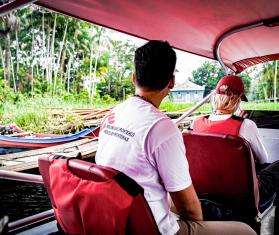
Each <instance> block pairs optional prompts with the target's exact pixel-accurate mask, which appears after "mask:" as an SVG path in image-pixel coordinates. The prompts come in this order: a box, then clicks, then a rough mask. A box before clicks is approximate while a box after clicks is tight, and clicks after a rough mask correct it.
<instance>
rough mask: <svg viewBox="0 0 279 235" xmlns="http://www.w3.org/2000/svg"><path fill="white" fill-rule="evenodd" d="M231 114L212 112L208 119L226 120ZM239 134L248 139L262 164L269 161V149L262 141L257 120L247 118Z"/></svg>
mask: <svg viewBox="0 0 279 235" xmlns="http://www.w3.org/2000/svg"><path fill="white" fill-rule="evenodd" d="M231 116H232V115H231V114H223V115H216V114H211V115H210V116H209V118H208V119H209V120H210V121H220V120H226V119H228V118H230V117H231ZM239 136H241V137H242V138H244V139H246V140H247V141H248V142H249V143H250V146H251V148H252V150H253V152H254V154H255V157H256V159H257V161H258V162H259V163H260V164H263V163H266V162H268V155H267V151H266V149H265V147H264V145H263V142H262V141H261V137H260V134H259V130H258V128H257V125H256V123H255V122H253V121H252V120H250V119H247V118H245V119H244V120H243V122H242V124H241V127H240V129H239Z"/></svg>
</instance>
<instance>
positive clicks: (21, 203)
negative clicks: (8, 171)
mask: <svg viewBox="0 0 279 235" xmlns="http://www.w3.org/2000/svg"><path fill="white" fill-rule="evenodd" d="M0 192H1V193H0V216H1V217H2V216H3V215H8V216H9V218H10V221H14V220H18V219H21V218H24V217H26V216H30V215H34V214H36V213H39V212H42V211H46V210H49V209H51V204H50V201H49V199H48V196H47V193H46V190H45V188H44V186H43V185H39V184H33V183H24V182H15V181H9V180H5V181H4V180H1V181H0Z"/></svg>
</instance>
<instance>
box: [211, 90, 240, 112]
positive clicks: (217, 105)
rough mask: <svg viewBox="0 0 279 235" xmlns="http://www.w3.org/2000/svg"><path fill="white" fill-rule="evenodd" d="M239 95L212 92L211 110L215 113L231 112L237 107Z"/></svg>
mask: <svg viewBox="0 0 279 235" xmlns="http://www.w3.org/2000/svg"><path fill="white" fill-rule="evenodd" d="M240 102H241V96H239V95H224V94H216V93H215V94H213V95H212V97H211V105H212V109H213V112H214V113H216V114H233V113H234V112H235V111H236V110H237V109H238V107H239V104H240Z"/></svg>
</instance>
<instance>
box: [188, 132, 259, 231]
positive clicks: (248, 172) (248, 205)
mask: <svg viewBox="0 0 279 235" xmlns="http://www.w3.org/2000/svg"><path fill="white" fill-rule="evenodd" d="M183 139H184V144H185V147H186V155H187V159H188V162H189V167H190V174H191V178H192V181H193V185H194V187H195V189H196V191H197V193H198V195H199V197H200V198H206V199H209V200H212V201H214V202H216V203H220V204H222V205H224V206H225V207H226V208H232V211H234V212H237V214H238V215H239V216H240V219H239V220H240V221H243V222H246V223H249V224H250V225H251V226H253V227H254V228H255V229H257V230H259V226H260V224H259V223H257V221H256V220H255V218H256V217H258V216H259V215H260V211H259V206H258V205H259V190H258V182H257V177H256V171H255V164H254V158H253V153H252V151H251V148H250V146H249V144H248V142H247V141H246V140H244V139H243V138H241V137H237V136H229V135H220V134H201V133H193V132H186V133H183Z"/></svg>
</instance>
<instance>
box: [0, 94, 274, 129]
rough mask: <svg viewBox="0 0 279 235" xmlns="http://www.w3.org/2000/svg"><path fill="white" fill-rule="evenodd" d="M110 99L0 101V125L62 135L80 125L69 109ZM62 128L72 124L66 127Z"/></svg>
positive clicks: (171, 106) (178, 106)
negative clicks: (60, 112) (54, 112)
mask: <svg viewBox="0 0 279 235" xmlns="http://www.w3.org/2000/svg"><path fill="white" fill-rule="evenodd" d="M116 104H117V102H115V101H114V100H100V99H98V100H95V101H93V102H92V103H91V104H90V103H87V102H81V101H78V100H65V99H62V98H59V97H56V98H48V97H45V98H44V97H39V98H38V97H37V98H29V99H24V100H20V101H18V102H16V103H13V102H4V103H2V104H1V110H0V124H1V125H8V124H11V123H15V124H16V125H18V126H19V127H20V128H22V129H23V130H25V131H32V132H34V133H56V134H62V133H67V132H69V131H76V130H80V129H82V128H83V123H82V120H80V119H79V117H78V116H76V115H74V114H72V113H71V112H69V111H70V110H71V109H75V108H107V107H112V106H114V105H116ZM193 105H194V104H188V103H172V102H170V101H165V102H163V103H162V104H161V106H160V109H161V110H163V111H166V112H178V111H179V112H185V111H186V110H187V109H189V108H191V107H192V106H193ZM51 108H60V109H61V110H63V113H64V115H62V116H61V115H55V116H53V115H51ZM242 108H243V109H253V110H279V103H255V102H254V103H253V102H249V103H243V104H242ZM210 111H211V106H210V104H209V103H207V104H205V105H203V106H202V107H200V108H199V109H198V110H197V112H198V113H209V112H210ZM66 127H72V128H73V129H71V128H66ZM65 130H66V131H65Z"/></svg>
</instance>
